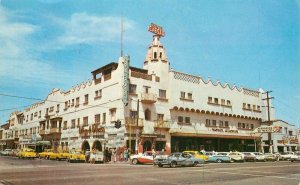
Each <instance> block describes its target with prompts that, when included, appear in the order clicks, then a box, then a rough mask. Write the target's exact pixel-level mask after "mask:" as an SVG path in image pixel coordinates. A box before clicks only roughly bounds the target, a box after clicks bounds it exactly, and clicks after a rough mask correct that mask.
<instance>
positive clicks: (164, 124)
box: [154, 120, 170, 129]
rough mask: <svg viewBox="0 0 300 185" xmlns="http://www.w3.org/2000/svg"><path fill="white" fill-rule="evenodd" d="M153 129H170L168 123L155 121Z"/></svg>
mask: <svg viewBox="0 0 300 185" xmlns="http://www.w3.org/2000/svg"><path fill="white" fill-rule="evenodd" d="M154 127H155V128H165V129H169V128H170V122H169V121H163V120H157V121H156V122H155V124H154Z"/></svg>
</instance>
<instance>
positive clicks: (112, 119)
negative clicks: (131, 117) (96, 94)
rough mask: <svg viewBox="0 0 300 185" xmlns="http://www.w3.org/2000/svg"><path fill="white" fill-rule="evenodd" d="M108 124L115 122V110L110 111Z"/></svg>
mask: <svg viewBox="0 0 300 185" xmlns="http://www.w3.org/2000/svg"><path fill="white" fill-rule="evenodd" d="M109 112H110V122H115V121H116V109H115V108H113V109H110V110H109Z"/></svg>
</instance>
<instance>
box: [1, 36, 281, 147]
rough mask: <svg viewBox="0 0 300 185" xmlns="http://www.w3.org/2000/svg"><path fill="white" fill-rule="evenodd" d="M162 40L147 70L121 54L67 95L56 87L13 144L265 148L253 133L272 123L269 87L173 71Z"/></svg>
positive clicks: (15, 131)
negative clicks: (268, 109) (265, 91)
mask: <svg viewBox="0 0 300 185" xmlns="http://www.w3.org/2000/svg"><path fill="white" fill-rule="evenodd" d="M160 37H161V35H159V34H158V35H157V34H155V35H154V36H153V41H152V43H151V44H150V46H149V47H148V51H147V54H146V58H145V61H144V66H143V68H142V69H141V68H136V67H132V66H130V64H129V63H128V62H127V60H126V59H125V58H123V57H121V58H119V61H118V62H117V63H110V64H107V65H105V66H103V67H100V68H99V69H96V70H94V71H92V76H93V79H92V80H88V81H87V82H83V83H80V84H78V85H75V86H74V87H72V88H71V89H69V90H67V91H63V90H60V89H56V88H54V89H53V90H52V91H51V92H50V93H49V95H48V96H47V98H46V99H45V100H44V101H43V102H39V103H36V104H34V105H32V106H30V107H28V108H26V109H25V110H22V111H18V112H14V113H12V114H11V115H10V118H9V131H8V132H10V133H11V134H10V136H11V138H12V139H13V140H14V143H16V144H17V146H18V147H20V148H23V147H34V146H38V150H39V151H40V150H42V149H43V148H44V147H52V148H54V149H60V150H68V149H70V148H79V149H82V150H91V149H92V148H97V149H98V150H103V149H104V147H109V148H117V150H118V151H122V150H124V149H125V148H131V150H132V151H138V152H143V151H148V150H151V148H155V149H156V150H162V149H165V151H166V152H167V153H170V152H174V151H183V150H201V149H204V150H215V151H230V150H231V151H233V150H238V151H254V150H259V149H260V148H261V147H259V144H260V136H259V135H258V134H254V133H253V131H254V130H255V129H256V128H258V127H259V126H260V125H261V121H265V120H266V110H265V108H264V106H265V105H266V102H265V101H263V100H262V99H263V98H265V95H264V94H262V92H263V90H251V89H249V88H242V87H240V88H239V87H237V86H235V85H229V84H227V83H225V84H222V83H221V82H220V81H216V82H212V81H211V80H210V79H207V80H204V79H203V78H202V77H200V76H193V75H190V74H185V73H182V72H178V71H175V70H172V69H171V68H170V63H169V61H168V58H167V55H166V51H165V47H164V46H163V45H162V44H161V42H160ZM181 62H186V65H188V62H187V61H181ZM274 117H275V116H274V112H271V118H272V119H273V118H274ZM117 120H120V121H121V127H120V128H116V127H115V123H116V121H117ZM3 132H7V131H3ZM6 139H8V138H3V139H2V140H1V142H3V141H4V140H6ZM5 142H6V141H5ZM48 145H50V146H48ZM14 147H16V146H14Z"/></svg>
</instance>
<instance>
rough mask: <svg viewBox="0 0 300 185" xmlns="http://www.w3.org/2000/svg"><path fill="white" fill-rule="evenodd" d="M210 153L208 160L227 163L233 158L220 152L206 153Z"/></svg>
mask: <svg viewBox="0 0 300 185" xmlns="http://www.w3.org/2000/svg"><path fill="white" fill-rule="evenodd" d="M205 154H206V155H208V161H207V162H213V163H225V162H231V159H230V157H229V156H226V155H222V154H218V153H209V152H207V153H205Z"/></svg>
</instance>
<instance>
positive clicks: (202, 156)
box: [183, 150, 208, 161]
mask: <svg viewBox="0 0 300 185" xmlns="http://www.w3.org/2000/svg"><path fill="white" fill-rule="evenodd" d="M183 153H188V154H191V155H193V156H194V157H195V158H198V159H203V160H204V161H208V155H205V154H204V153H202V152H198V151H192V150H186V151H183Z"/></svg>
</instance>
